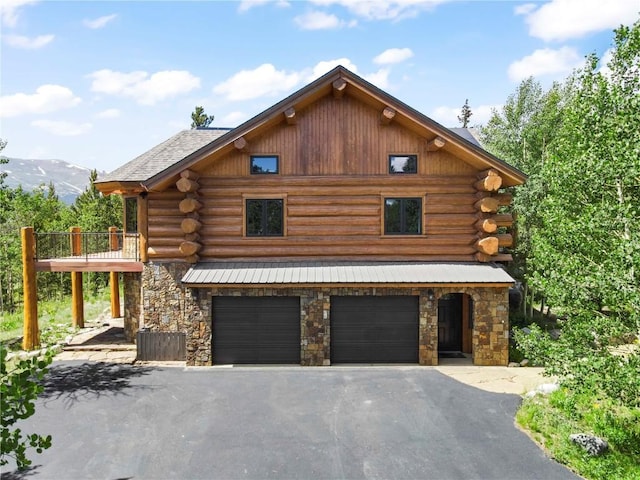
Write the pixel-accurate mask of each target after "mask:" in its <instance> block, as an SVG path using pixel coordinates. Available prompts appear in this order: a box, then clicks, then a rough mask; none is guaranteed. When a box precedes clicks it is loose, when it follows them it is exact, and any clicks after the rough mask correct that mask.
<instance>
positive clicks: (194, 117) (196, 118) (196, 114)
mask: <svg viewBox="0 0 640 480" xmlns="http://www.w3.org/2000/svg"><path fill="white" fill-rule="evenodd" d="M213 118H214V117H213V115H207V114H206V113H205V111H204V108H202V107H200V106H197V107H196V108H195V110H194V111H193V113H192V114H191V129H194V128H207V127H208V126H209V125H211V123H212V122H213Z"/></svg>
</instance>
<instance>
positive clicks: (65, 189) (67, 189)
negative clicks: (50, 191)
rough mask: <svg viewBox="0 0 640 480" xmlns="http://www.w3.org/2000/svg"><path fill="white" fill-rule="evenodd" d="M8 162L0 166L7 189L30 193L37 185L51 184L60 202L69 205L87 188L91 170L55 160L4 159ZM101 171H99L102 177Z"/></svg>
mask: <svg viewBox="0 0 640 480" xmlns="http://www.w3.org/2000/svg"><path fill="white" fill-rule="evenodd" d="M3 158H6V159H8V160H9V163H7V164H3V165H0V172H4V173H6V174H7V176H6V177H5V179H4V183H5V184H6V185H7V186H9V187H10V188H17V187H18V186H22V188H23V189H24V190H26V191H29V192H30V191H33V190H34V189H36V188H38V187H39V186H40V185H43V184H44V185H45V186H47V185H49V183H50V182H51V183H53V186H54V187H55V189H56V194H57V195H58V197H59V198H60V200H62V201H63V202H65V203H67V204H72V203H73V202H74V201H75V199H76V197H77V196H78V195H80V194H81V193H82V192H84V191H85V189H86V188H87V187H88V186H89V183H90V182H89V175H90V174H91V169H90V168H87V167H82V166H80V165H75V164H73V163H70V162H67V161H65V160H58V159H28V158H15V157H3ZM101 173H104V172H98V174H101Z"/></svg>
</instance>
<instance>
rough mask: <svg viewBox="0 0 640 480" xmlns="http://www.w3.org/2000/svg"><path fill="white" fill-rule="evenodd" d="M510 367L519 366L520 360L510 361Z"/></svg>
mask: <svg viewBox="0 0 640 480" xmlns="http://www.w3.org/2000/svg"><path fill="white" fill-rule="evenodd" d="M508 366H509V367H519V366H520V364H519V363H518V362H509V365H508Z"/></svg>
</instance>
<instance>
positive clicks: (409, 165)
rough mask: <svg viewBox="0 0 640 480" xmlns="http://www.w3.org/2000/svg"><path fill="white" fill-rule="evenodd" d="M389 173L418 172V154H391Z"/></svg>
mask: <svg viewBox="0 0 640 480" xmlns="http://www.w3.org/2000/svg"><path fill="white" fill-rule="evenodd" d="M389 173H401V174H402V173H418V156H417V155H389Z"/></svg>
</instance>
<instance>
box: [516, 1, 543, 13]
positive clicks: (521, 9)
mask: <svg viewBox="0 0 640 480" xmlns="http://www.w3.org/2000/svg"><path fill="white" fill-rule="evenodd" d="M536 8H537V5H536V4H535V3H524V4H522V5H518V6H517V7H515V8H514V9H513V13H515V14H516V15H529V14H530V13H531V12H533V11H534V10H535V9H536Z"/></svg>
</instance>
